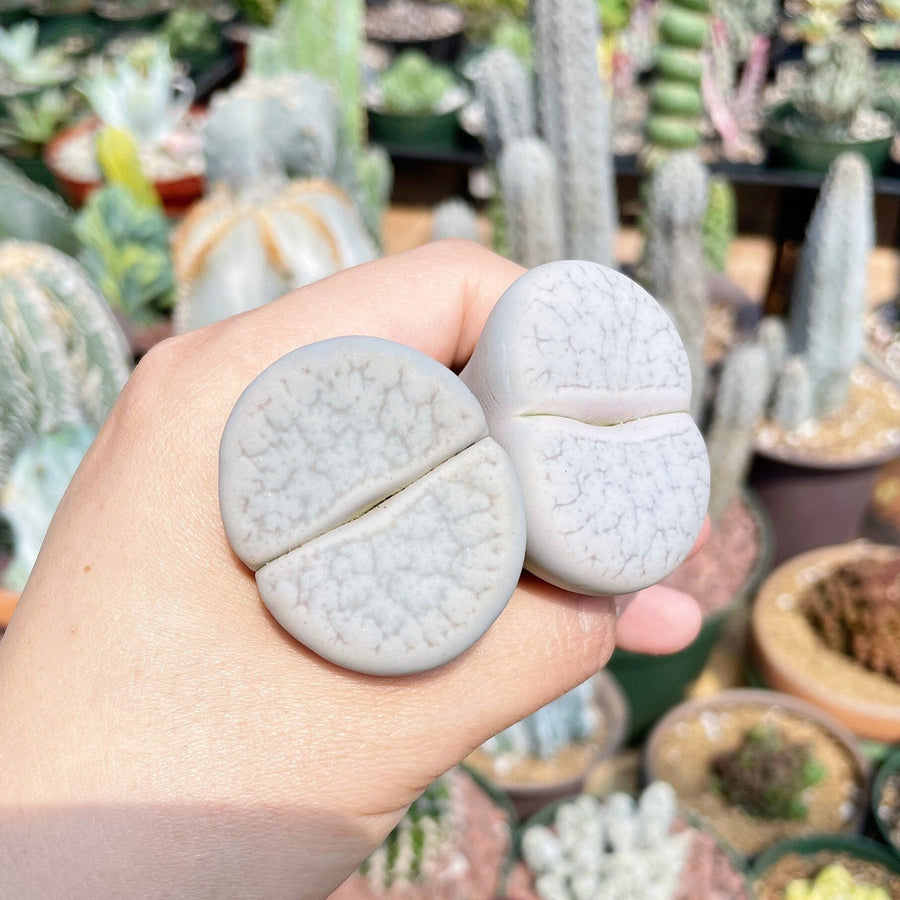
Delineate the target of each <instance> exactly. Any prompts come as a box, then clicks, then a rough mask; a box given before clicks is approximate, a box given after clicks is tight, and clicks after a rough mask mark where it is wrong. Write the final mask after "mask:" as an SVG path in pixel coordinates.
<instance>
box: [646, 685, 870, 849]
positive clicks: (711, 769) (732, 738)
mask: <svg viewBox="0 0 900 900" xmlns="http://www.w3.org/2000/svg"><path fill="white" fill-rule="evenodd" d="M759 728H764V729H769V730H770V733H771V730H774V732H775V733H776V734H777V741H776V742H775V743H774V744H771V743H770V744H769V745H761V747H760V746H757V747H756V748H755V749H754V748H753V747H752V743H751V744H750V747H751V750H750V751H748V749H747V748H748V732H752V731H753V730H755V729H759ZM785 748H789V752H786V751H785ZM748 752H749V753H750V754H751V758H752V757H753V756H756V758H757V759H756V762H755V765H756V767H757V771H760V772H764V773H765V772H766V771H767V769H766V767H770V769H771V771H776V770H778V771H780V772H781V778H782V782H783V784H787V785H789V786H790V789H788V790H782V791H781V792H780V794H779V799H778V803H775V802H774V801H773V802H772V804H771V805H770V806H766V807H765V808H764V809H763V811H764V812H766V813H778V815H777V816H773V815H768V816H767V815H761V814H760V808H759V807H755V808H753V811H751V810H748V809H747V808H746V806H745V805H743V804H739V803H735V802H734V801H733V799H732V797H731V796H730V795H729V794H728V793H726V792H724V791H723V790H721V788H720V787H719V786H721V784H722V780H721V775H720V774H718V773H717V765H718V766H720V767H721V764H722V761H723V760H726V759H727V756H725V754H741V753H744V754H747V753H748ZM785 758H787V759H789V760H793V762H794V765H793V767H792V768H791V767H786V766H785V765H784V760H785ZM797 760H799V761H800V762H799V763H798V762H797ZM801 763H802V764H801ZM820 770H821V772H822V774H821V777H815V783H811V782H812V781H813V780H814V776H817V775H818V772H819V771H820ZM644 772H645V775H646V777H647V778H649V779H655V778H660V779H664V780H667V781H669V782H670V783H671V784H672V785H673V787H674V788H675V791H676V793H677V794H678V799H679V802H680V803H681V805H682V807H683V808H685V809H686V810H687V811H688V812H689V813H692V814H694V815H696V816H698V817H699V819H700V820H701V821H702V822H705V823H708V824H709V826H710V827H711V828H713V829H714V830H715V831H716V833H717V834H719V835H720V837H722V839H723V840H725V841H726V842H727V843H728V844H730V845H731V846H732V847H733V848H734V849H735V850H736V851H737V852H739V853H741V854H743V855H745V856H748V857H749V856H754V855H756V854H757V853H759V852H761V851H762V850H764V849H765V848H766V847H768V846H770V845H771V844H774V843H776V842H777V841H779V840H782V839H784V838H786V837H791V836H797V835H801V834H808V833H812V832H818V831H831V832H843V833H853V832H856V831H859V829H860V828H861V827H862V822H863V820H864V818H865V813H866V809H865V806H866V802H865V797H866V796H867V789H868V773H869V766H868V762H867V761H866V759H865V758H864V757H863V755H862V753H861V752H860V750H859V747H858V745H857V742H856V740H855V738H854V736H853V735H852V734H850V733H849V732H848V731H846V730H845V729H844V728H843V726H841V725H840V724H839V723H838V722H836V721H834V720H833V719H832V718H831V717H830V716H828V715H826V714H825V713H823V712H822V711H821V710H819V709H817V708H816V707H814V706H811V705H810V704H807V703H805V702H803V701H800V700H797V699H796V698H794V697H790V696H787V695H785V694H779V693H776V692H774V691H764V690H752V689H734V690H729V691H723V692H722V693H720V694H716V695H714V696H712V697H709V698H704V699H701V700H690V701H687V702H685V703H683V704H681V705H680V706H678V707H676V708H675V709H673V710H671V711H670V712H669V713H668V714H667V715H666V716H665V717H664V718H663V719H662V720H661V721H660V722H659V723H657V725H656V726H655V727H654V729H653V731H652V732H651V733H650V735H649V737H648V740H647V742H646V744H645V748H644ZM788 776H789V777H788ZM760 779H761V780H763V781H765V780H767V779H768V780H769V781H770V782H771V779H770V778H768V775H766V777H764V778H763V777H761V776H760ZM762 792H763V793H764V787H763V790H762ZM735 795H736V796H740V792H738V791H737V790H735ZM744 795H746V789H744ZM785 797H786V798H787V799H784V798H785ZM750 805H751V807H752V804H750ZM803 807H805V809H803ZM800 813H802V817H798V815H799V814H800Z"/></svg>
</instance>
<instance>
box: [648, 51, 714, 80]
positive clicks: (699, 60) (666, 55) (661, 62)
mask: <svg viewBox="0 0 900 900" xmlns="http://www.w3.org/2000/svg"><path fill="white" fill-rule="evenodd" d="M656 71H657V73H658V74H659V75H661V76H663V77H664V78H671V79H673V80H675V81H686V82H689V83H690V84H697V85H699V84H700V80H701V79H702V77H703V53H702V52H700V51H699V50H689V49H685V48H682V47H667V46H661V47H659V48H657V51H656Z"/></svg>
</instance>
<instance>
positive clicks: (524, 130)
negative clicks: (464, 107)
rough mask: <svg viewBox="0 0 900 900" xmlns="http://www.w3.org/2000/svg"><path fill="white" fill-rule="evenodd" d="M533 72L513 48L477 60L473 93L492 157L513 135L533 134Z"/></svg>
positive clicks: (487, 146) (490, 52) (511, 139)
mask: <svg viewBox="0 0 900 900" xmlns="http://www.w3.org/2000/svg"><path fill="white" fill-rule="evenodd" d="M531 79H532V73H531V71H530V70H529V69H528V67H527V66H526V65H525V63H524V62H522V60H521V59H520V58H519V57H518V56H516V54H515V53H513V52H512V50H509V49H507V48H506V47H499V48H496V49H493V50H489V51H487V52H486V53H485V54H484V56H483V57H482V59H481V60H479V62H478V68H477V73H476V76H475V93H476V96H477V97H478V99H479V100H480V102H481V104H482V106H483V107H484V115H485V128H484V141H485V147H486V149H487V150H488V152H489V153H490V154H491V156H492V157H496V156H497V155H498V154H499V153H500V150H501V148H502V147H503V146H504V145H506V144H509V143H510V142H511V141H513V140H514V139H515V138H520V137H529V136H532V135H534V134H535V133H536V124H535V112H534V89H533V87H532V80H531Z"/></svg>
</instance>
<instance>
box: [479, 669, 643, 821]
mask: <svg viewBox="0 0 900 900" xmlns="http://www.w3.org/2000/svg"><path fill="white" fill-rule="evenodd" d="M592 681H593V685H594V699H595V703H596V706H597V709H598V714H599V716H600V719H601V721H602V723H603V726H602V727H603V731H602V734H601V736H600V737H599V738H598V741H597V743H596V746H595V747H594V748H593V751H592V752H589V753H587V755H586V757H585V762H584V765H583V766H581V767H580V768H579V769H578V771H576V772H575V773H574V774H571V775H567V776H565V777H558V778H554V779H546V780H540V781H537V780H526V779H523V778H519V779H516V778H514V777H504V776H503V775H501V774H499V773H498V772H497V771H496V769H494V767H493V765H492V764H491V761H490V759H489V758H487V754H484V753H479V752H477V751H476V753H475V754H473V755H472V756H470V757H469V759H468V760H467V761H466V762H467V767H468V768H469V769H471V770H473V771H475V772H478V773H479V774H480V775H481V777H482V778H483V779H484V780H485V781H486V782H487V783H489V784H494V785H496V787H497V788H498V789H499V790H500V791H501V792H502V793H503V794H505V795H506V796H508V797H509V799H510V801H511V802H512V805H513V807H514V809H515V811H516V815H517V817H518V819H519V821H521V822H524V821H525V820H526V819H528V818H530V817H531V816H533V815H534V814H535V813H537V812H539V811H540V810H541V809H544V808H545V807H547V806H549V805H550V804H552V803H555V802H557V801H559V800H562V799H563V798H565V797H571V796H573V795H574V794H577V793H579V792H580V791H581V790H582V788H583V787H584V785H585V782H586V781H587V779H588V776H589V775H590V773H591V771H592V770H593V768H594V767H595V766H596V765H597V764H598V763H600V762H602V761H603V760H605V759H608V758H609V757H611V756H613V755H614V754H615V753H616V752H617V751H618V750H619V748H620V747H621V746H622V744H623V742H624V740H625V736H626V734H627V732H628V700H627V698H626V697H625V694H624V693H623V692H622V689H621V688H620V687H619V684H618V682H617V681H616V679H615V678H613V677H612V676H611V675H609V674H608V673H607V672H605V671H601V672H598V673H597V674H596V675H595V676H594V678H593V679H592Z"/></svg>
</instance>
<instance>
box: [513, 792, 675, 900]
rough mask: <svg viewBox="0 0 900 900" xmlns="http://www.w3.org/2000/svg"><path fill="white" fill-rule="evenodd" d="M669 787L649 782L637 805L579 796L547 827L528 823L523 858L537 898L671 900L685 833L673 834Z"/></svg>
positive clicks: (625, 798)
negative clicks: (666, 899)
mask: <svg viewBox="0 0 900 900" xmlns="http://www.w3.org/2000/svg"><path fill="white" fill-rule="evenodd" d="M676 812H677V802H676V797H675V792H674V790H673V789H672V787H671V785H669V784H667V783H665V782H662V781H656V782H652V783H651V784H649V785H648V786H647V787H646V788H645V789H644V791H643V793H642V794H641V796H640V798H639V800H638V802H637V803H635V802H634V800H633V799H632V798H631V797H630V796H629V795H627V794H621V793H616V794H612V795H611V796H610V797H609V798H608V799H607V800H606V801H605V802H602V801H600V800H599V799H597V798H595V797H592V796H590V795H589V794H582V795H580V796H579V797H577V798H576V799H574V800H571V801H567V802H565V803H563V804H562V805H561V806H559V807H558V808H557V810H556V814H555V817H554V819H553V822H552V826H546V825H531V826H529V827H527V828H526V829H525V832H524V834H523V835H522V855H523V857H524V859H525V862H526V864H527V865H528V868H529V869H530V870H531V872H532V873H533V874H534V875H535V876H536V880H535V890H536V892H537V894H538V896H539V897H541V898H542V900H580V898H586V897H590V898H592V900H605V898H617V900H638V898H640V900H648V898H654V900H656V898H659V900H665V898H669V897H672V896H674V892H675V888H676V887H677V884H678V880H679V877H680V875H681V871H682V868H683V867H684V863H685V859H686V857H687V852H688V849H689V847H690V843H691V841H692V839H693V834H692V833H691V831H690V830H685V831H682V832H680V833H677V834H673V833H672V825H673V823H674V821H675V815H676Z"/></svg>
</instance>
